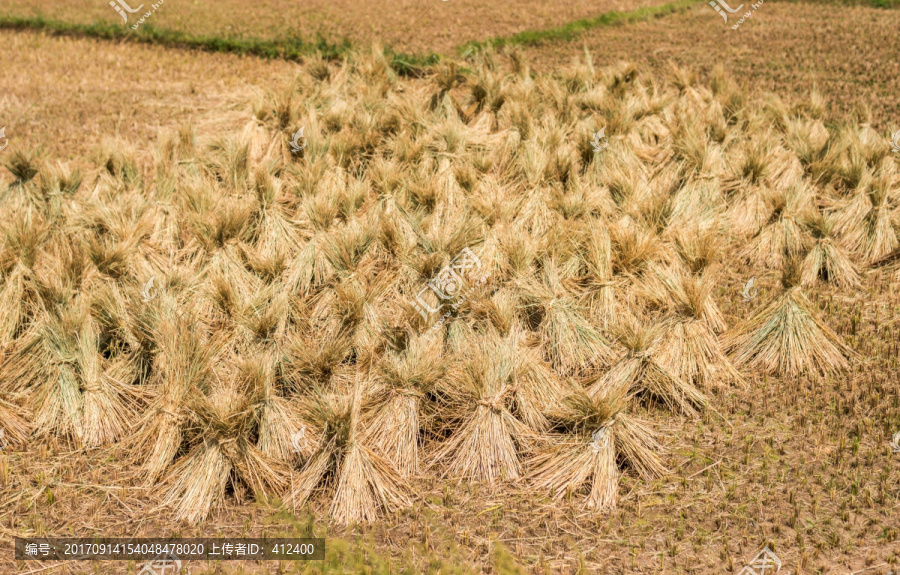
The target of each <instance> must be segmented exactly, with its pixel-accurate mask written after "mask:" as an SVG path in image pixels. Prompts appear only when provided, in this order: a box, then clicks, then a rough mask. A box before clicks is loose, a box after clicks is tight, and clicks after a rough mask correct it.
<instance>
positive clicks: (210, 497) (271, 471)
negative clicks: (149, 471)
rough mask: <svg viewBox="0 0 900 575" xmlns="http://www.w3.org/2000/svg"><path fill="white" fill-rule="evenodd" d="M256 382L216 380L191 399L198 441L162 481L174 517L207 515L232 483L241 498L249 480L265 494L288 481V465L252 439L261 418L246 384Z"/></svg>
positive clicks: (256, 491)
mask: <svg viewBox="0 0 900 575" xmlns="http://www.w3.org/2000/svg"><path fill="white" fill-rule="evenodd" d="M224 375H225V374H224V373H223V376H224ZM226 377H227V376H226ZM253 383H255V382H252V381H247V380H244V381H242V380H240V379H235V380H232V381H221V380H218V382H217V383H216V384H215V385H213V386H211V387H210V389H209V391H208V392H207V393H194V394H192V395H191V397H190V398H189V399H188V404H189V409H190V412H191V415H192V418H193V419H194V420H195V421H196V423H197V424H198V427H197V428H196V429H195V430H192V432H191V437H190V438H189V440H190V441H191V443H194V445H193V446H192V447H190V450H189V451H188V453H187V455H185V456H184V457H182V458H181V459H180V460H178V461H177V462H176V463H175V465H174V466H173V467H172V468H171V470H170V471H169V472H168V474H167V475H166V477H164V478H163V480H162V482H161V484H160V488H161V489H164V490H165V496H164V497H163V505H171V506H173V507H174V508H175V519H176V520H183V521H185V522H187V523H192V524H195V523H199V522H201V521H203V520H204V519H205V518H206V517H207V516H208V515H209V513H210V511H211V510H212V509H213V507H215V506H216V505H219V504H221V503H222V501H223V499H224V497H225V489H226V487H227V486H228V484H229V483H230V484H231V486H232V490H233V492H234V494H235V496H236V497H237V498H238V501H239V502H240V499H241V497H242V496H243V490H244V487H245V486H246V487H249V488H250V489H251V490H252V492H253V494H254V495H255V496H256V498H257V499H258V500H264V499H265V498H266V497H269V496H273V495H281V494H282V493H283V492H284V491H285V490H286V489H287V487H288V486H289V485H290V467H289V466H288V465H287V464H285V463H283V462H281V461H279V460H277V459H275V458H272V457H269V456H267V455H266V454H264V453H263V452H262V451H260V450H259V449H258V448H257V447H256V446H255V445H254V441H253V436H254V434H255V433H256V432H257V429H258V425H259V421H258V417H257V415H258V410H256V409H254V404H255V399H256V398H255V397H253V396H254V391H255V390H253V389H252V388H250V387H248V384H249V385H252V384H253Z"/></svg>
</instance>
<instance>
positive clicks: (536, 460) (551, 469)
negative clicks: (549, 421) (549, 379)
mask: <svg viewBox="0 0 900 575" xmlns="http://www.w3.org/2000/svg"><path fill="white" fill-rule="evenodd" d="M627 403H628V399H627V398H626V397H624V396H623V395H621V394H620V393H619V394H616V393H614V394H613V395H611V396H610V397H609V398H600V399H592V398H591V397H590V396H588V395H586V394H584V393H576V394H574V395H572V396H570V397H569V398H568V399H567V401H566V407H567V408H568V409H567V414H566V416H565V417H564V418H563V420H562V423H563V425H564V430H565V432H564V433H559V434H557V435H556V436H555V437H554V438H553V440H552V443H551V444H550V446H549V447H547V448H545V449H543V450H541V451H540V452H538V454H537V455H535V457H533V458H532V459H530V460H529V462H528V466H529V468H530V469H532V471H531V472H530V473H529V476H530V484H531V486H532V487H533V488H535V489H538V490H542V491H549V492H550V495H551V497H553V498H554V499H562V498H563V497H566V496H570V495H574V494H575V493H577V492H578V491H579V490H580V489H581V488H582V486H584V485H586V484H587V485H588V486H589V492H588V496H587V498H586V499H585V501H584V507H586V508H588V509H593V510H596V511H600V512H605V511H609V510H611V509H614V508H615V507H616V500H617V490H618V482H619V476H620V471H619V463H618V460H619V459H620V458H621V459H622V460H623V461H625V462H627V463H628V464H630V465H631V466H632V467H633V468H634V469H636V470H637V471H638V473H640V475H641V476H642V477H644V478H645V479H651V478H654V477H659V476H660V475H662V474H663V473H665V468H664V467H663V465H662V462H661V461H660V459H659V456H658V455H657V452H659V451H660V450H661V447H660V445H659V444H658V443H657V442H656V440H655V439H654V437H653V434H652V432H651V431H650V429H649V428H648V427H647V426H646V425H645V424H644V423H643V422H641V421H640V420H637V419H634V418H632V417H631V416H630V415H628V413H627V412H626V410H625V406H626V404H627Z"/></svg>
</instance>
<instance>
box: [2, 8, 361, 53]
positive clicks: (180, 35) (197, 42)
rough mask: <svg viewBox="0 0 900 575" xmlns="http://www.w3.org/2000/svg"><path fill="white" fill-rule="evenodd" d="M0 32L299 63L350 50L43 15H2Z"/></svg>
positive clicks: (344, 44)
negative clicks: (26, 32) (134, 29)
mask: <svg viewBox="0 0 900 575" xmlns="http://www.w3.org/2000/svg"><path fill="white" fill-rule="evenodd" d="M0 29H11V30H40V31H42V32H47V33H50V34H54V35H60V36H78V37H88V38H102V39H104V40H127V41H132V42H139V43H144V44H156V45H159V46H170V47H182V48H192V49H197V50H205V51H209V52H228V53H233V54H246V55H252V56H260V57H263V58H283V59H286V60H299V59H300V58H301V57H303V56H308V55H310V54H315V53H319V54H321V55H322V56H323V57H325V58H331V59H336V58H340V57H341V56H343V55H344V54H346V53H347V52H348V51H349V49H350V42H349V40H344V41H343V42H341V43H339V44H334V43H331V42H329V41H327V40H325V39H324V38H319V39H317V40H316V41H315V42H307V41H304V40H303V39H301V38H280V39H274V40H264V39H260V38H225V37H222V36H203V35H194V34H189V33H185V32H181V31H180V30H172V29H170V28H158V27H156V26H153V25H152V24H145V25H143V26H141V28H140V30H139V31H137V32H132V31H131V30H129V29H127V28H123V27H122V26H121V25H115V24H110V23H107V22H92V23H90V24H77V23H72V22H64V21H62V20H54V19H50V18H45V17H43V16H35V17H30V18H29V17H18V16H9V15H2V16H0Z"/></svg>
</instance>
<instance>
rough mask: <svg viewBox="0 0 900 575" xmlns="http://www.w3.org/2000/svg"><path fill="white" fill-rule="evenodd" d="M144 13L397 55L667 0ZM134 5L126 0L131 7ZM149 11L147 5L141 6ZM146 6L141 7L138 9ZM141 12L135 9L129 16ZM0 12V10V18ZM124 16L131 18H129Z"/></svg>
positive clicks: (20, 5) (9, 1)
mask: <svg viewBox="0 0 900 575" xmlns="http://www.w3.org/2000/svg"><path fill="white" fill-rule="evenodd" d="M169 2H170V3H165V2H164V3H163V4H161V5H160V7H159V9H158V11H156V12H153V15H152V16H151V19H152V26H154V27H161V28H167V29H173V30H178V31H180V32H184V33H188V34H194V35H198V36H206V35H218V36H224V37H230V38H266V39H282V38H301V39H303V40H304V41H306V42H311V43H316V42H318V41H320V40H322V41H324V42H326V43H329V44H335V45H340V44H342V43H343V42H344V41H345V40H348V41H350V42H353V43H361V44H364V45H368V44H369V43H372V42H378V43H381V44H383V45H387V46H392V47H393V48H394V49H396V50H397V51H399V52H408V53H429V52H436V53H445V52H449V51H451V50H452V49H453V48H454V47H456V46H458V45H460V44H462V43H464V42H469V41H474V40H483V39H485V38H493V37H498V36H510V35H513V34H517V33H520V32H525V31H528V30H539V29H546V28H556V27H560V26H565V25H566V24H568V23H570V22H573V21H578V20H582V19H590V18H593V17H596V16H597V15H598V14H603V13H606V12H611V11H618V12H629V11H633V10H638V9H641V8H646V7H650V6H660V5H663V4H666V3H667V0H573V1H570V2H562V3H550V2H546V1H545V0H520V1H517V2H513V1H511V0H505V1H500V2H490V3H488V2H478V1H477V0H452V1H451V0H444V1H440V0H438V1H433V2H431V1H430V2H413V1H412V0H392V1H390V2H361V1H359V0H340V1H338V0H313V1H308V2H285V1H283V0H262V1H258V2H243V1H241V0H224V1H220V2H216V3H214V4H208V3H200V2H193V3H185V2H178V1H176V0H169ZM141 4H142V3H141V2H137V1H134V2H131V4H130V6H131V7H133V8H137V6H139V5H141ZM146 4H147V6H150V5H151V4H152V3H149V2H148V3H146ZM5 5H6V8H5V9H4V11H5V12H6V15H7V16H13V17H18V18H37V17H43V18H46V19H52V20H58V21H63V22H68V23H77V24H89V23H94V22H105V23H109V24H121V23H122V19H121V17H120V16H119V15H118V14H117V13H116V12H115V11H113V9H111V8H110V7H109V6H108V2H97V1H95V0H67V1H66V2H60V1H59V0H37V1H35V0H6V2H5ZM145 8H146V7H145ZM143 12H144V11H143V10H142V11H140V12H137V15H140V14H142V13H143ZM0 14H2V13H0ZM131 18H135V16H132V17H131Z"/></svg>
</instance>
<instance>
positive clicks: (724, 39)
mask: <svg viewBox="0 0 900 575" xmlns="http://www.w3.org/2000/svg"><path fill="white" fill-rule="evenodd" d="M739 4H740V3H739V2H732V5H734V6H737V5H739ZM742 12H743V11H742ZM738 15H739V14H736V15H731V16H730V17H729V25H732V24H734V23H735V21H736V19H737V16H738ZM729 25H726V24H725V22H723V21H722V19H721V18H720V17H719V16H718V15H717V14H715V12H713V11H712V9H710V8H709V7H707V6H698V7H697V8H694V9H691V10H687V11H684V12H680V13H677V14H672V15H670V16H667V17H665V18H659V19H654V20H648V21H644V22H638V23H635V24H634V25H631V26H616V27H608V28H600V29H595V30H592V31H590V32H587V33H586V34H585V35H584V36H582V37H580V38H578V39H577V40H574V41H571V42H560V43H556V44H554V45H542V46H535V47H528V48H525V49H524V52H525V54H526V56H527V57H526V59H527V60H528V61H529V62H533V65H534V67H535V69H536V70H537V71H541V72H548V71H552V70H554V69H557V68H558V67H559V66H560V65H563V64H568V63H569V61H570V60H571V59H572V57H573V54H575V53H577V52H578V51H579V50H581V49H583V48H584V47H587V49H588V50H589V51H590V52H591V54H593V55H594V57H595V61H596V62H597V63H598V65H609V64H611V63H615V62H617V61H620V60H625V61H629V62H635V63H639V64H641V65H644V64H646V65H649V66H650V67H651V68H652V69H654V70H656V71H657V72H658V73H666V71H667V67H668V62H669V61H673V62H676V63H678V64H679V65H682V66H686V67H689V68H691V69H693V70H697V71H702V72H709V71H711V70H712V69H713V68H714V67H715V65H717V64H722V65H723V66H724V67H725V69H726V70H727V71H728V73H729V74H730V75H731V77H733V78H734V79H735V81H736V82H738V83H739V84H740V85H741V86H742V87H743V88H745V89H748V90H750V91H752V92H756V93H762V92H773V93H775V94H778V95H780V96H782V97H783V98H785V99H786V100H787V101H792V100H796V99H798V98H799V99H803V98H806V97H807V96H808V95H809V92H810V90H811V89H812V87H813V86H817V87H818V89H819V91H820V92H821V93H822V95H823V96H825V98H826V100H827V101H828V104H829V107H830V108H831V113H832V114H833V115H834V116H835V117H838V118H842V119H849V118H851V117H852V116H853V115H854V114H856V116H857V117H860V118H863V119H865V118H866V114H865V113H862V112H859V111H858V110H860V109H864V108H865V107H866V106H868V107H869V108H870V109H871V117H870V120H871V123H872V125H873V127H875V128H876V129H879V130H880V131H884V130H888V129H890V130H891V133H893V132H894V131H895V130H897V129H898V128H900V123H898V122H900V41H898V39H897V30H900V11H898V10H884V9H879V8H873V7H870V6H852V7H851V6H839V5H834V4H808V3H784V2H780V3H765V4H763V5H762V6H761V7H760V8H759V9H758V10H757V11H756V12H755V13H754V14H753V16H751V17H750V18H749V19H748V20H746V21H745V22H744V23H743V24H741V25H740V28H738V29H737V30H732V29H731V28H730V27H729Z"/></svg>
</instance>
